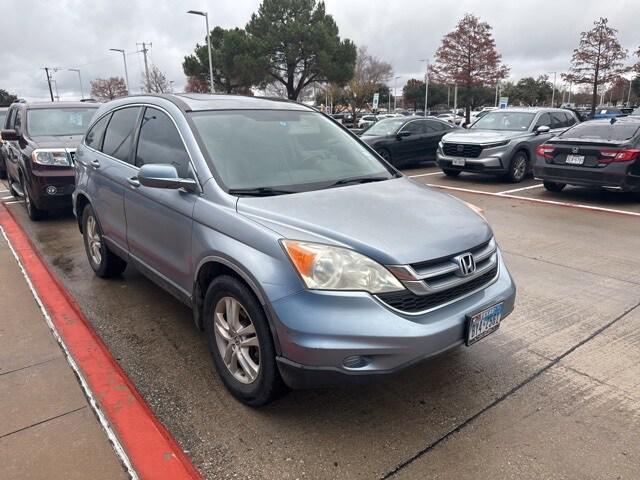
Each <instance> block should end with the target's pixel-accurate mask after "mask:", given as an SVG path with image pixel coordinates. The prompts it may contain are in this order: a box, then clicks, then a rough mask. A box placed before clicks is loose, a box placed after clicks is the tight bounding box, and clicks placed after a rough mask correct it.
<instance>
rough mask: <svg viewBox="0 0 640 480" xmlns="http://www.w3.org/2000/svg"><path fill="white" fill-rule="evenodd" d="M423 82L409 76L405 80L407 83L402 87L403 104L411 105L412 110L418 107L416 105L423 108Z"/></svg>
mask: <svg viewBox="0 0 640 480" xmlns="http://www.w3.org/2000/svg"><path fill="white" fill-rule="evenodd" d="M424 86H425V85H424V82H423V81H422V80H417V79H415V78H411V79H409V80H407V83H406V84H405V85H404V87H402V97H403V98H404V105H405V106H409V105H411V106H412V107H413V109H414V110H417V109H418V106H420V107H421V108H424V94H425V92H424Z"/></svg>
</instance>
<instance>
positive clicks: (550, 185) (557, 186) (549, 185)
mask: <svg viewBox="0 0 640 480" xmlns="http://www.w3.org/2000/svg"><path fill="white" fill-rule="evenodd" d="M542 184H543V185H544V188H546V189H547V190H549V191H550V192H561V191H562V190H563V189H564V187H566V186H567V184H566V183H558V182H550V181H548V180H545V181H543V182H542Z"/></svg>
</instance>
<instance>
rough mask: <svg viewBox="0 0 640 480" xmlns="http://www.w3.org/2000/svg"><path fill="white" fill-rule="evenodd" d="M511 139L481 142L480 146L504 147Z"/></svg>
mask: <svg viewBox="0 0 640 480" xmlns="http://www.w3.org/2000/svg"><path fill="white" fill-rule="evenodd" d="M510 141H511V140H503V141H501V142H491V143H483V144H482V146H483V147H484V148H494V147H504V146H505V145H508V144H509V142H510Z"/></svg>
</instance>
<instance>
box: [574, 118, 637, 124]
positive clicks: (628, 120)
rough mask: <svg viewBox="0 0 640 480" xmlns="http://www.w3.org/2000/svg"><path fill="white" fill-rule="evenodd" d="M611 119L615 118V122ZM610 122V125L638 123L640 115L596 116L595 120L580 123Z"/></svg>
mask: <svg viewBox="0 0 640 480" xmlns="http://www.w3.org/2000/svg"><path fill="white" fill-rule="evenodd" d="M611 120H614V121H613V123H612V122H611ZM605 123H606V124H610V125H617V124H622V125H625V124H629V123H632V124H635V125H638V124H640V116H628V117H617V118H613V119H611V118H596V119H595V120H588V121H586V122H582V123H581V124H580V125H597V124H600V125H602V124H605Z"/></svg>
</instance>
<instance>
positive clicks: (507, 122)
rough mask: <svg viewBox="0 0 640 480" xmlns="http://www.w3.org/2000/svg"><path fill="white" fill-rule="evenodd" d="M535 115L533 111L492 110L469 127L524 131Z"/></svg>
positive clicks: (527, 128)
mask: <svg viewBox="0 0 640 480" xmlns="http://www.w3.org/2000/svg"><path fill="white" fill-rule="evenodd" d="M535 116H536V115H535V113H526V112H496V111H493V112H489V113H487V114H486V115H483V116H482V117H481V118H479V119H478V120H477V121H476V122H475V123H474V124H473V125H472V126H471V129H472V130H479V129H483V130H509V131H518V132H521V131H526V130H529V126H530V125H531V122H532V121H533V117H535Z"/></svg>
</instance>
